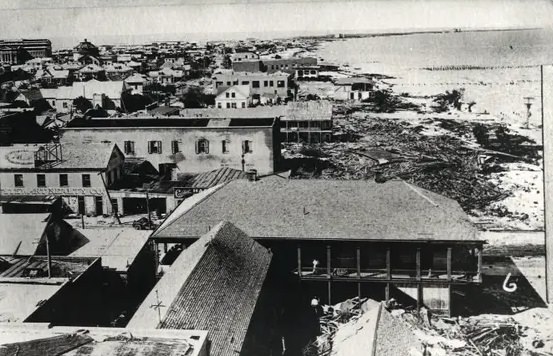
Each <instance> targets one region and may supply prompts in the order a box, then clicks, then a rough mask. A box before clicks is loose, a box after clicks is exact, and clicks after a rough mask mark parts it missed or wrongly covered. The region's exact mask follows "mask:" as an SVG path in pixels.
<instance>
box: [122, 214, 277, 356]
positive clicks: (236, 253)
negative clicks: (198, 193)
mask: <svg viewBox="0 0 553 356" xmlns="http://www.w3.org/2000/svg"><path fill="white" fill-rule="evenodd" d="M271 258H272V254H271V252H269V251H268V250H267V249H266V248H264V247H262V246H261V245H260V244H258V243H257V242H255V241H254V240H252V239H251V238H249V237H248V236H247V235H246V234H245V233H244V232H242V231H241V230H239V229H238V228H236V227H235V226H233V225H232V224H230V223H228V222H221V223H219V224H217V225H216V226H215V227H214V228H213V229H211V230H210V231H209V232H208V233H207V234H205V235H204V236H202V237H201V238H200V239H199V240H198V241H196V242H195V243H194V244H192V245H191V246H190V247H189V248H187V249H186V250H184V251H183V252H182V253H181V254H180V256H179V257H178V258H177V260H176V261H175V262H174V263H173V265H172V266H171V268H170V269H169V271H168V272H167V273H166V274H165V275H164V276H163V277H162V278H161V280H160V281H159V282H158V283H157V284H156V286H155V287H154V289H153V290H152V292H151V293H150V294H149V295H148V296H147V297H146V299H145V300H144V302H143V303H142V305H141V306H140V307H139V309H138V310H137V312H136V313H135V314H134V317H133V318H132V319H131V321H130V322H129V324H128V325H127V327H131V328H141V329H142V328H153V327H157V328H160V329H201V330H207V331H208V338H209V339H210V341H211V349H210V355H212V356H231V355H236V354H237V353H238V354H240V350H241V349H242V345H243V343H244V339H245V337H246V333H247V331H248V327H249V324H250V321H251V318H252V316H253V313H254V310H255V306H256V304H257V299H258V297H259V295H260V292H261V290H262V287H263V284H264V281H265V278H266V275H267V272H268V269H269V265H270V262H271ZM159 301H161V302H162V303H163V304H165V305H166V306H167V307H166V308H161V309H160V313H161V322H160V321H159V320H160V319H159V316H158V310H155V309H153V308H151V305H152V304H156V303H158V302H159Z"/></svg>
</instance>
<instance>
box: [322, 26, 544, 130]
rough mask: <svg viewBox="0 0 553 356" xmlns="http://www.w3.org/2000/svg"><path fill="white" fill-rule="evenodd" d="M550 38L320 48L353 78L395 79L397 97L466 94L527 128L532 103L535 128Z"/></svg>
mask: <svg viewBox="0 0 553 356" xmlns="http://www.w3.org/2000/svg"><path fill="white" fill-rule="evenodd" d="M552 38H553V30H551V29H547V30H545V29H539V30H513V31H481V32H453V33H451V32H450V33H427V34H412V35H397V36H382V37H366V38H354V39H346V40H340V41H333V42H325V43H322V44H321V46H320V48H319V49H318V50H317V55H318V56H319V57H321V58H324V61H327V62H330V63H336V64H347V65H349V68H350V69H351V71H352V72H359V73H378V74H385V75H389V76H393V77H394V78H393V79H389V80H385V82H387V83H389V84H391V85H393V88H394V90H395V91H397V92H399V93H408V94H410V95H418V96H425V95H435V94H438V93H443V92H444V91H445V90H452V89H463V90H464V92H465V100H466V101H474V102H476V105H475V106H474V110H475V111H477V112H482V113H490V114H493V115H496V116H498V117H500V118H502V119H505V120H509V121H511V122H520V123H523V122H525V120H526V106H525V105H524V102H525V99H524V98H525V97H533V98H535V99H534V104H533V105H532V108H531V113H532V116H531V119H530V123H531V124H533V125H536V126H537V125H539V124H541V118H540V115H539V112H540V110H541V108H540V106H539V102H540V100H539V96H540V68H539V66H540V65H541V64H552V63H553V41H551V39H552ZM430 69H434V70H430Z"/></svg>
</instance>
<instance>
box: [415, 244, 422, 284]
mask: <svg viewBox="0 0 553 356" xmlns="http://www.w3.org/2000/svg"><path fill="white" fill-rule="evenodd" d="M416 262H417V281H420V280H421V249H420V247H417V255H416Z"/></svg>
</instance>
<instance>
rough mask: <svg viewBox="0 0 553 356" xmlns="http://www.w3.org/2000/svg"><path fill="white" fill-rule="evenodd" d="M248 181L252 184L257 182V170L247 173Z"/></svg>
mask: <svg viewBox="0 0 553 356" xmlns="http://www.w3.org/2000/svg"><path fill="white" fill-rule="evenodd" d="M246 175H247V176H248V180H249V181H250V182H255V181H256V180H257V169H250V170H248V171H247V172H246Z"/></svg>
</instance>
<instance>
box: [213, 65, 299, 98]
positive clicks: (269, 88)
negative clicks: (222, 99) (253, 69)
mask: <svg viewBox="0 0 553 356" xmlns="http://www.w3.org/2000/svg"><path fill="white" fill-rule="evenodd" d="M213 80H214V81H215V90H216V93H217V94H219V93H221V92H222V91H225V90H226V89H228V88H229V87H231V86H233V85H249V87H250V92H251V94H252V97H253V99H254V100H260V101H262V102H266V101H268V100H273V99H276V98H277V97H278V98H280V99H285V98H287V97H288V96H290V95H291V93H290V92H289V88H290V87H289V85H290V84H289V80H290V75H289V74H288V73H284V72H275V73H271V74H269V73H263V72H257V73H248V72H233V71H230V72H222V73H216V74H214V75H213ZM263 98H265V100H264V99H263Z"/></svg>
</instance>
